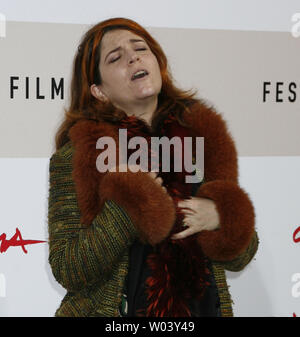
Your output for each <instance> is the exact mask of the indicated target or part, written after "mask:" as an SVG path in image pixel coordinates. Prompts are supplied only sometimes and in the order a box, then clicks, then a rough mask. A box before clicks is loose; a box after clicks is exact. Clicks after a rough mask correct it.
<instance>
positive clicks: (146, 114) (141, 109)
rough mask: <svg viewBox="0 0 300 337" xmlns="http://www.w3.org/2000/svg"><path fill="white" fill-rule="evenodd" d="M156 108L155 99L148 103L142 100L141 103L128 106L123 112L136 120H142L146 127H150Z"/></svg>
mask: <svg viewBox="0 0 300 337" xmlns="http://www.w3.org/2000/svg"><path fill="white" fill-rule="evenodd" d="M156 108H157V97H156V98H155V99H152V100H149V101H148V102H146V101H145V100H143V101H142V102H141V103H138V104H134V105H132V106H128V107H126V108H125V109H123V110H124V111H125V113H126V114H127V116H136V117H137V118H140V119H142V120H144V121H145V122H146V123H147V124H148V125H150V126H151V124H152V118H153V115H154V112H155V110H156Z"/></svg>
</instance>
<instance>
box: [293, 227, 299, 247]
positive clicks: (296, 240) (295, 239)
mask: <svg viewBox="0 0 300 337" xmlns="http://www.w3.org/2000/svg"><path fill="white" fill-rule="evenodd" d="M298 233H300V226H299V227H298V228H297V229H296V230H295V232H294V234H293V240H294V242H296V243H297V242H300V236H299V237H298V238H297V237H296V236H297V234H298Z"/></svg>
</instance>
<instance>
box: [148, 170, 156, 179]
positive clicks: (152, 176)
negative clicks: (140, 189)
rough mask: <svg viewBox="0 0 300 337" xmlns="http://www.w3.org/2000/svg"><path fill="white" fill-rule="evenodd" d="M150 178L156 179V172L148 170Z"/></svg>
mask: <svg viewBox="0 0 300 337" xmlns="http://www.w3.org/2000/svg"><path fill="white" fill-rule="evenodd" d="M149 175H150V177H151V178H153V179H156V176H157V172H149Z"/></svg>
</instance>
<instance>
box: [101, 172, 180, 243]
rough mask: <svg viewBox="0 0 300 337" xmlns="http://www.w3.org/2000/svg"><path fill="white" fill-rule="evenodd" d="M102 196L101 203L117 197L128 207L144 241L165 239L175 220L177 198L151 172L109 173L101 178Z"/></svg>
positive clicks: (117, 199) (116, 199) (116, 200)
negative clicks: (155, 179)
mask: <svg viewBox="0 0 300 337" xmlns="http://www.w3.org/2000/svg"><path fill="white" fill-rule="evenodd" d="M99 196H100V200H101V202H103V201H105V200H113V201H115V202H116V203H117V204H118V205H119V206H121V207H123V208H124V209H125V211H126V212H127V213H128V215H129V216H130V218H131V221H132V223H133V224H134V226H135V228H136V229H137V232H138V237H139V239H140V241H141V242H143V243H147V244H151V245H155V244H157V243H159V242H161V241H163V240H164V239H165V238H167V237H168V235H169V234H170V232H171V230H172V227H173V225H174V223H175V219H176V211H175V206H174V203H173V200H172V199H171V197H170V196H169V195H168V194H167V193H166V192H165V191H164V190H163V189H162V187H161V186H160V185H159V184H158V183H156V182H155V181H154V179H153V178H151V177H150V176H149V173H148V172H141V171H139V172H131V171H128V172H108V173H106V174H105V176H104V177H103V178H102V179H101V183H100V186H99Z"/></svg>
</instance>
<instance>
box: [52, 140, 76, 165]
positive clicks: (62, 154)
mask: <svg viewBox="0 0 300 337" xmlns="http://www.w3.org/2000/svg"><path fill="white" fill-rule="evenodd" d="M73 152H74V146H73V144H72V142H71V141H70V140H69V141H67V142H66V143H65V144H64V145H63V146H61V147H60V148H59V149H57V150H56V151H55V152H54V153H53V154H52V156H51V157H50V162H51V161H54V160H58V159H63V160H71V158H72V156H73Z"/></svg>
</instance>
